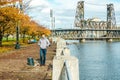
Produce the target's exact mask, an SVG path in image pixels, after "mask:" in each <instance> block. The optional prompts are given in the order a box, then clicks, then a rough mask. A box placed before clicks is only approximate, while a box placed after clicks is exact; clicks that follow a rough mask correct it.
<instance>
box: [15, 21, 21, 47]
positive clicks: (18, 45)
mask: <svg viewBox="0 0 120 80" xmlns="http://www.w3.org/2000/svg"><path fill="white" fill-rule="evenodd" d="M19 32H20V30H19V22H17V23H16V44H15V49H20V44H19Z"/></svg>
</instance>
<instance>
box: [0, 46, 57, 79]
mask: <svg viewBox="0 0 120 80" xmlns="http://www.w3.org/2000/svg"><path fill="white" fill-rule="evenodd" d="M55 48H56V45H55V44H52V45H51V47H49V48H48V51H47V61H46V66H39V63H38V61H39V46H38V45H37V44H30V46H27V47H22V48H21V49H19V50H15V51H11V52H8V53H5V54H4V55H2V56H1V55H0V80H51V78H52V77H51V76H52V75H51V74H52V59H53V56H54V55H55ZM28 57H33V58H34V60H35V66H29V65H27V58H28Z"/></svg>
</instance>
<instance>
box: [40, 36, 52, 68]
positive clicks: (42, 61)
mask: <svg viewBox="0 0 120 80" xmlns="http://www.w3.org/2000/svg"><path fill="white" fill-rule="evenodd" d="M38 45H39V46H40V66H42V65H43V66H45V62H46V53H47V47H48V46H50V42H49V40H48V39H47V38H46V37H45V35H44V34H43V35H42V38H41V39H40V40H39V41H38Z"/></svg>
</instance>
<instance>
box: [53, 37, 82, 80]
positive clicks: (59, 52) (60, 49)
mask: <svg viewBox="0 0 120 80" xmlns="http://www.w3.org/2000/svg"><path fill="white" fill-rule="evenodd" d="M56 43H57V49H56V55H55V56H54V59H53V76H52V80H80V79H79V62H78V59H77V58H76V57H74V56H71V55H70V50H69V48H68V47H67V45H66V41H65V40H64V39H62V38H57V39H56Z"/></svg>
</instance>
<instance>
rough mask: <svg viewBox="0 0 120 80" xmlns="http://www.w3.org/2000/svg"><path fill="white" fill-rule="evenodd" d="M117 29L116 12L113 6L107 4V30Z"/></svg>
mask: <svg viewBox="0 0 120 80" xmlns="http://www.w3.org/2000/svg"><path fill="white" fill-rule="evenodd" d="M115 28H116V19H115V11H114V5H113V4H107V29H115Z"/></svg>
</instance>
